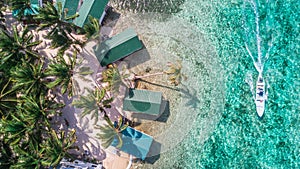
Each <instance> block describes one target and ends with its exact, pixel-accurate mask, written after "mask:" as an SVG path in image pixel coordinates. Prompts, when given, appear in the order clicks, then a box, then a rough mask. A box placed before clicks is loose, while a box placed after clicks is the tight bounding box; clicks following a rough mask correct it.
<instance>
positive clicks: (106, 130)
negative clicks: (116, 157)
mask: <svg viewBox="0 0 300 169" xmlns="http://www.w3.org/2000/svg"><path fill="white" fill-rule="evenodd" d="M104 119H105V120H106V122H107V124H106V125H104V126H97V127H96V128H98V129H100V131H101V132H100V133H98V134H97V137H98V138H99V139H101V143H102V147H103V148H107V147H109V146H110V145H111V143H112V142H113V141H114V139H115V138H117V139H118V145H117V146H116V148H121V147H122V145H123V140H122V133H121V132H122V131H124V130H125V129H126V128H127V127H128V124H125V123H124V121H123V117H119V121H118V122H117V123H115V124H113V123H112V122H111V120H110V119H109V118H108V116H105V118H104Z"/></svg>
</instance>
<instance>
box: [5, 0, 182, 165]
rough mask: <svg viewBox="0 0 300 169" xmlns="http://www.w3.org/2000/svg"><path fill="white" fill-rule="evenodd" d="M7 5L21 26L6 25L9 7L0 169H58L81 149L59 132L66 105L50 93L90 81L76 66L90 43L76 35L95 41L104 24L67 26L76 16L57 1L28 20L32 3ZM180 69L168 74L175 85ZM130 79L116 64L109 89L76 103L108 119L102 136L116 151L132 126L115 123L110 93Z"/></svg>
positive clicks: (106, 78) (69, 132)
mask: <svg viewBox="0 0 300 169" xmlns="http://www.w3.org/2000/svg"><path fill="white" fill-rule="evenodd" d="M5 2H7V1H5ZM8 2H9V4H6V3H4V1H1V2H0V5H1V7H3V6H8V8H9V9H13V10H18V11H19V12H18V16H17V19H18V21H17V23H13V24H11V25H6V24H5V19H4V18H5V17H4V15H3V12H1V10H3V9H4V8H0V149H1V152H0V168H36V169H39V168H48V167H49V166H56V165H57V164H59V162H60V161H61V159H62V158H63V157H69V158H72V155H71V154H70V153H69V152H70V151H69V150H71V149H77V147H75V146H74V143H75V142H76V135H75V130H74V129H72V128H67V129H58V130H54V126H55V125H57V124H55V123H54V122H52V120H51V119H53V118H54V117H57V116H61V114H62V112H61V109H62V108H63V107H64V106H65V105H64V103H62V102H60V101H59V99H56V97H57V96H56V95H53V96H51V97H49V93H55V92H59V94H68V96H72V95H73V93H74V92H76V87H77V86H78V83H77V82H76V81H75V78H74V76H78V77H79V78H82V79H84V80H86V79H85V78H84V76H85V75H87V74H90V73H92V72H91V71H90V70H89V68H87V67H77V65H78V64H81V63H82V60H79V59H78V58H77V52H78V51H79V48H80V47H82V46H83V45H84V44H85V43H86V40H87V39H85V41H84V40H83V41H79V40H78V39H76V38H75V36H74V35H75V34H76V32H80V33H83V35H84V36H86V38H92V39H96V38H98V35H99V32H100V29H99V28H100V25H99V24H98V21H97V20H96V19H95V18H92V17H90V18H89V19H90V23H89V24H87V25H85V27H84V28H83V29H81V28H77V27H76V26H75V25H73V24H72V23H71V22H68V21H70V20H72V19H74V18H76V17H77V15H73V16H67V14H66V11H63V9H62V5H61V3H57V7H55V6H54V5H53V4H52V3H47V4H46V5H45V6H44V7H43V8H40V10H39V14H37V15H34V16H25V12H24V11H25V10H28V9H29V10H31V5H30V0H11V1H8ZM24 19H25V20H26V19H33V20H34V21H35V22H33V26H31V27H30V28H28V27H27V26H22V25H21V24H20V21H23V20H24ZM16 25H18V26H16ZM8 26H10V27H8ZM44 29H47V30H50V31H49V33H48V34H47V36H46V37H45V38H46V39H49V40H51V48H52V49H57V50H58V53H57V54H56V56H54V57H53V58H51V59H49V58H47V57H46V56H45V55H43V53H42V52H40V51H39V48H38V47H39V45H40V44H42V42H43V40H44V39H42V40H39V39H38V37H37V36H35V35H34V32H33V30H34V31H35V32H38V31H41V30H44ZM66 51H68V52H66ZM70 51H71V53H72V52H73V53H72V54H70ZM180 70H181V64H179V62H178V64H177V65H176V66H170V70H169V71H166V72H163V74H168V75H172V76H170V80H171V81H173V82H171V83H172V84H175V85H178V84H179V83H180V80H181V79H182V78H181V77H182V76H181V75H182V74H181V71H180ZM130 76H131V72H130V71H129V70H127V71H125V73H124V72H119V71H118V69H117V68H116V67H115V66H112V67H110V68H109V69H107V70H106V71H104V72H103V82H107V83H108V84H109V85H108V86H109V87H108V88H102V89H99V88H96V89H95V91H90V90H87V91H88V94H87V95H86V96H80V98H79V100H77V101H74V102H73V105H74V106H76V107H77V108H81V109H83V112H82V116H86V115H88V114H89V115H91V117H92V118H94V119H95V124H96V122H97V121H98V118H99V116H101V115H103V117H104V119H105V120H106V121H107V123H108V125H105V126H101V127H99V128H100V130H101V133H99V134H98V137H99V138H100V139H102V140H103V146H104V147H108V146H109V145H110V144H111V142H112V141H113V139H114V138H117V139H118V140H119V142H118V145H117V147H119V148H120V147H121V146H122V144H123V142H122V137H121V132H122V131H123V130H125V129H126V127H127V126H128V124H125V123H124V122H123V118H122V117H120V120H119V122H116V123H115V124H113V123H112V122H111V121H110V119H109V117H108V112H107V110H108V109H109V108H111V103H112V102H113V97H110V96H109V95H108V94H107V91H113V90H118V87H119V85H120V84H121V83H130V81H131V80H130ZM148 76H149V75H148ZM138 78H141V77H138V76H135V75H134V76H133V79H138Z"/></svg>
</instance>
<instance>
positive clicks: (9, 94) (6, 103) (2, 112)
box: [0, 77, 17, 118]
mask: <svg viewBox="0 0 300 169" xmlns="http://www.w3.org/2000/svg"><path fill="white" fill-rule="evenodd" d="M0 88H1V91H0V118H1V117H3V116H6V115H7V114H8V112H10V111H13V110H14V109H15V107H16V102H17V99H16V92H15V91H14V90H12V89H11V80H6V79H5V78H2V77H1V79H0Z"/></svg>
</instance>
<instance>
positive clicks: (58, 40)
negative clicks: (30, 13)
mask: <svg viewBox="0 0 300 169" xmlns="http://www.w3.org/2000/svg"><path fill="white" fill-rule="evenodd" d="M77 16H78V14H75V15H72V16H69V17H67V15H66V11H63V9H62V4H61V2H58V3H57V8H56V7H55V6H54V5H53V4H52V3H50V2H47V4H46V5H45V6H44V7H43V8H41V9H40V11H39V14H37V15H35V16H34V19H35V20H37V21H39V22H40V23H41V24H40V26H39V30H41V29H44V28H51V30H50V32H49V33H48V34H47V36H46V38H48V39H50V40H52V43H51V47H52V48H58V47H61V48H60V52H62V53H63V52H64V51H65V50H66V49H68V48H70V47H71V46H72V44H78V45H82V43H81V42H80V41H78V40H77V39H76V38H75V37H73V36H72V34H71V33H72V32H74V28H75V26H74V25H73V24H72V23H70V22H68V21H70V20H72V19H74V18H76V17H77Z"/></svg>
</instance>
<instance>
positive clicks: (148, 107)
mask: <svg viewBox="0 0 300 169" xmlns="http://www.w3.org/2000/svg"><path fill="white" fill-rule="evenodd" d="M161 103H162V93H161V92H155V91H150V90H140V89H129V90H127V92H126V94H125V98H124V101H123V110H125V111H132V112H139V113H146V114H152V115H158V114H159V113H160V106H161Z"/></svg>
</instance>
